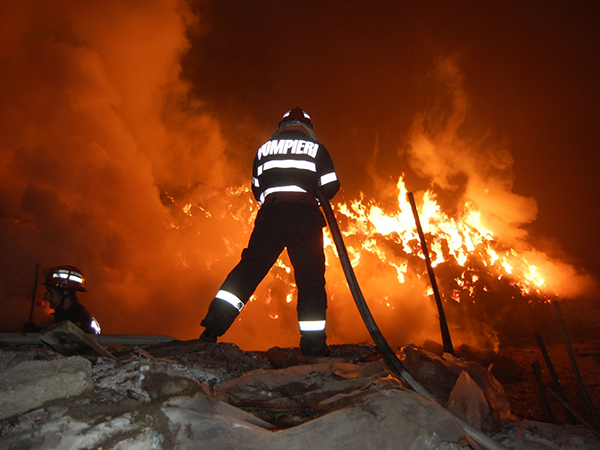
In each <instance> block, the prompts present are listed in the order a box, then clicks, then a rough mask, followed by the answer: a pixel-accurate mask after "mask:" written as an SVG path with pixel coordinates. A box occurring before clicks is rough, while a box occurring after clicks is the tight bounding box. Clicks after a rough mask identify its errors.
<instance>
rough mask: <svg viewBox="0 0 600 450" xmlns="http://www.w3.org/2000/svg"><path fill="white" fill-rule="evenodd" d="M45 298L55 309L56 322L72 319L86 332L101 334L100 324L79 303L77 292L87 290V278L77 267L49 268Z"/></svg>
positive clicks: (45, 283) (45, 282)
mask: <svg viewBox="0 0 600 450" xmlns="http://www.w3.org/2000/svg"><path fill="white" fill-rule="evenodd" d="M44 285H45V286H46V295H45V296H44V299H45V300H47V301H48V302H49V303H50V307H51V308H52V309H54V323H59V322H63V321H65V320H70V321H71V322H73V323H74V324H75V325H77V326H78V327H79V328H81V329H82V330H83V331H84V332H86V333H94V334H100V324H98V321H96V319H94V317H93V316H92V315H91V314H90V313H89V312H88V310H87V309H86V308H85V307H84V306H83V305H82V304H81V303H79V300H78V299H77V295H76V293H77V292H85V291H86V288H85V278H84V277H83V274H82V273H81V270H79V269H78V268H77V267H73V266H58V267H54V268H52V269H50V270H49V272H48V275H47V276H46V280H45V281H44Z"/></svg>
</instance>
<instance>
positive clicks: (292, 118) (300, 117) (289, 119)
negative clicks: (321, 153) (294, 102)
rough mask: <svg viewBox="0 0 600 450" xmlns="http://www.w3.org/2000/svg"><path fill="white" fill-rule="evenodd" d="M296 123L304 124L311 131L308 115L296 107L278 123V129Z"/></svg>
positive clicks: (311, 125)
mask: <svg viewBox="0 0 600 450" xmlns="http://www.w3.org/2000/svg"><path fill="white" fill-rule="evenodd" d="M298 122H304V124H306V125H308V126H309V127H310V128H311V129H312V127H313V124H312V122H311V121H310V116H309V115H308V113H307V112H306V111H304V110H302V109H300V108H298V107H297V106H296V107H295V108H294V109H290V110H289V111H287V112H286V113H285V114H284V115H283V117H282V118H281V122H279V128H282V127H284V126H287V125H294V124H296V123H298Z"/></svg>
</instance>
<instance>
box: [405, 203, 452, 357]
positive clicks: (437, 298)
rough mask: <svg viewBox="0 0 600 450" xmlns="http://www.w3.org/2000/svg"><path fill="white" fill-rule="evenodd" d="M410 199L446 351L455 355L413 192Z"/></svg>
mask: <svg viewBox="0 0 600 450" xmlns="http://www.w3.org/2000/svg"><path fill="white" fill-rule="evenodd" d="M408 201H409V202H410V206H411V208H412V212H413V215H414V216H415V223H416V224H417V231H418V232H419V238H420V239H421V248H422V249H423V254H424V255H425V263H426V264H427V273H428V274H429V280H430V281H431V287H432V289H433V295H434V296H435V303H436V305H437V309H438V312H439V314H440V329H441V331H442V342H443V344H444V352H446V353H450V354H452V355H454V347H453V346H452V339H451V338H450V331H449V330H448V322H446V315H445V314H444V306H443V305H442V298H441V296H440V291H439V289H438V286H437V282H436V281H435V274H434V273H433V267H432V266H431V259H430V258H429V251H428V250H427V242H426V241H425V235H424V234H423V229H422V228H421V220H420V219H419V213H418V211H417V205H416V204H415V198H414V196H413V194H412V192H409V193H408Z"/></svg>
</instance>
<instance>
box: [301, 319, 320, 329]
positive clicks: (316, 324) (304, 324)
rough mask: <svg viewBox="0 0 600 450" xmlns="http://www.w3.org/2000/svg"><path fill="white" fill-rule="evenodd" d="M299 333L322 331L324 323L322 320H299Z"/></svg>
mask: <svg viewBox="0 0 600 450" xmlns="http://www.w3.org/2000/svg"><path fill="white" fill-rule="evenodd" d="M298 323H299V324H300V331H324V330H325V321H324V320H301V321H299V322H298Z"/></svg>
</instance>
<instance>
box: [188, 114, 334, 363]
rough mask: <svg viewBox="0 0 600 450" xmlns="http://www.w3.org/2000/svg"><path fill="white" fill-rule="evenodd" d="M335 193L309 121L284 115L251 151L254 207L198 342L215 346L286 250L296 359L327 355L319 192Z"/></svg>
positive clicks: (327, 160) (329, 167)
mask: <svg viewBox="0 0 600 450" xmlns="http://www.w3.org/2000/svg"><path fill="white" fill-rule="evenodd" d="M339 188H340V183H339V181H338V179H337V175H336V173H335V169H334V167H333V162H332V160H331V157H330V156H329V153H328V152H327V149H326V148H325V146H323V144H321V143H320V142H318V141H317V137H316V135H315V133H314V131H313V125H312V122H311V118H310V116H309V115H308V114H307V113H306V112H305V111H303V110H302V109H300V108H294V109H292V110H289V111H288V112H286V113H285V114H284V115H283V118H282V120H281V121H280V122H279V130H278V131H276V132H275V134H273V136H272V138H271V139H270V140H268V141H267V142H265V143H264V144H263V145H262V146H261V147H260V148H259V149H258V152H257V153H256V157H255V158H254V164H253V167H252V193H253V194H254V197H255V198H256V200H257V201H258V203H259V204H260V205H261V208H260V210H259V212H258V214H257V215H256V219H255V222H254V230H253V231H252V234H251V236H250V240H249V242H248V246H247V248H245V249H244V250H243V252H242V256H241V260H240V262H239V263H238V265H237V266H235V267H234V269H233V270H232V271H231V272H230V273H229V275H228V276H227V278H226V279H225V281H224V282H223V284H222V285H221V288H220V289H219V291H218V292H217V294H216V296H215V298H214V299H213V301H212V302H211V304H210V307H209V309H208V313H207V314H206V317H205V318H204V320H203V321H202V323H201V325H202V326H204V327H205V330H204V332H203V333H202V335H201V336H200V339H202V340H204V341H206V342H216V341H217V338H218V337H219V336H222V335H223V334H224V333H225V332H226V331H227V329H228V328H229V327H230V326H231V324H232V323H233V322H234V320H235V319H236V317H237V316H238V314H239V313H240V312H241V311H242V309H243V308H244V305H245V304H246V303H247V302H248V300H249V298H250V296H251V295H252V294H253V293H254V291H255V289H256V288H257V286H258V285H259V284H260V282H261V281H262V279H263V278H264V277H265V276H266V275H267V273H268V272H269V270H270V269H271V267H272V266H273V264H275V262H276V261H277V258H279V255H280V254H281V252H282V251H283V250H284V248H287V251H288V255H289V257H290V261H291V263H292V266H293V267H294V276H295V279H296V286H297V288H298V300H297V312H298V322H299V326H300V334H301V338H300V349H301V351H302V353H303V354H305V355H311V356H327V355H329V353H330V352H329V348H328V347H327V342H326V340H327V336H326V334H325V324H326V310H327V293H326V291H325V254H324V252H323V227H324V226H325V225H326V222H325V219H324V217H323V215H322V213H321V211H320V210H319V203H318V201H317V199H316V194H317V190H318V189H319V190H320V191H321V192H322V193H323V194H324V195H325V196H326V197H327V198H328V199H332V198H333V196H334V195H335V194H336V193H337V191H338V190H339Z"/></svg>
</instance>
